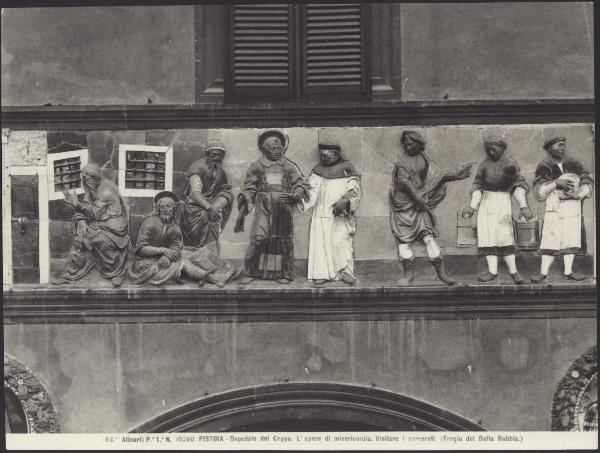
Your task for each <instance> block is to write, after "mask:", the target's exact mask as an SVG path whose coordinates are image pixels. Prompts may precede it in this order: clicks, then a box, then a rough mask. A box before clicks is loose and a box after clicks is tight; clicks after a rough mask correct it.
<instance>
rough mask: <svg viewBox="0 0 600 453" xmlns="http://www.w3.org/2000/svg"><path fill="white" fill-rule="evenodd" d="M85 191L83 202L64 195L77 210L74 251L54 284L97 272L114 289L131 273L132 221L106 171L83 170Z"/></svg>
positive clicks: (90, 166) (93, 167) (92, 167)
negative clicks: (129, 264)
mask: <svg viewBox="0 0 600 453" xmlns="http://www.w3.org/2000/svg"><path fill="white" fill-rule="evenodd" d="M81 180H82V186H83V191H84V196H83V200H82V201H79V199H78V198H77V195H76V194H75V191H72V192H68V191H66V192H64V201H65V203H67V204H68V205H70V206H72V207H73V208H74V209H75V215H74V216H73V222H74V226H75V230H76V236H75V240H74V242H73V247H72V248H71V250H70V252H69V256H68V257H67V266H66V268H65V270H64V271H63V273H62V275H61V278H60V279H58V280H56V281H54V282H53V283H66V282H67V281H73V280H79V279H81V278H83V277H85V276H86V275H87V274H88V273H89V272H90V271H91V270H92V269H94V268H96V269H98V271H99V272H100V274H101V275H102V276H103V277H105V278H108V279H110V280H111V282H112V284H113V285H114V286H120V285H121V284H122V283H123V275H124V274H125V272H126V271H127V256H128V252H129V248H130V246H131V242H130V241H129V217H128V215H127V209H126V208H125V204H124V202H123V199H122V198H121V195H120V194H119V189H118V188H117V186H116V185H115V183H114V182H112V181H111V180H110V179H108V178H105V177H103V176H102V170H101V169H100V167H99V166H98V165H96V164H93V163H90V164H88V165H86V166H85V167H83V168H82V169H81Z"/></svg>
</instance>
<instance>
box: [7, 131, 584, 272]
mask: <svg viewBox="0 0 600 453" xmlns="http://www.w3.org/2000/svg"><path fill="white" fill-rule="evenodd" d="M405 129H407V128H406V127H373V128H321V129H319V128H289V129H285V132H286V133H287V134H288V135H289V137H290V145H289V149H288V151H287V154H286V155H287V156H288V157H289V158H290V159H291V160H293V161H294V162H296V163H297V164H298V166H299V167H300V169H301V170H302V171H303V172H304V174H305V175H308V174H309V173H310V170H311V169H312V168H313V166H314V165H315V164H316V163H317V159H318V155H317V143H318V141H319V139H326V140H337V141H339V143H340V144H341V146H342V148H343V149H344V151H345V153H346V155H347V157H348V158H349V159H350V160H351V161H352V162H353V163H354V164H355V165H356V166H357V167H358V168H359V169H360V171H361V172H362V185H363V190H364V197H363V200H362V202H361V204H360V207H359V209H358V211H357V216H358V221H357V224H358V231H357V234H356V237H355V252H356V258H357V259H358V260H374V259H395V258H396V256H397V255H396V254H397V251H396V246H395V241H394V238H393V236H392V233H391V231H390V227H389V207H388V189H389V186H390V182H391V173H392V169H393V164H394V161H395V160H396V158H397V157H398V155H399V153H400V152H401V151H400V145H399V137H400V135H401V133H402V131H403V130H405ZM410 129H416V130H419V131H420V132H422V133H423V134H424V136H425V137H426V139H427V151H428V153H429V155H430V156H431V157H432V159H433V161H434V162H436V163H437V164H438V165H439V166H440V167H441V168H442V169H453V168H457V167H459V166H460V165H461V164H463V163H467V162H480V161H481V160H482V159H483V158H484V151H483V145H482V140H481V138H482V136H485V135H487V134H492V133H493V134H496V135H500V136H503V137H504V138H505V139H506V141H507V143H508V151H507V153H508V154H509V155H511V156H513V157H514V158H515V159H516V160H517V161H518V162H519V164H520V166H521V170H522V172H523V174H524V176H525V178H526V180H527V181H528V182H529V183H531V182H532V180H533V175H534V171H535V167H536V165H537V163H538V162H539V161H540V160H541V159H543V158H544V157H545V155H546V152H545V151H544V150H543V148H542V144H543V142H544V139H545V137H548V136H550V135H552V134H557V133H559V134H564V135H566V136H567V139H568V141H567V146H568V149H569V151H568V152H569V153H570V155H571V156H572V157H574V158H577V159H579V160H581V162H582V163H583V165H584V166H585V167H586V168H588V169H590V171H593V169H594V158H593V156H594V135H593V127H592V125H589V124H579V125H515V126H513V125H505V126H436V127H426V128H413V127H410ZM258 132H259V131H258V130H255V129H180V130H147V131H143V130H142V131H91V132H85V131H75V132H48V133H46V132H40V131H31V132H27V131H10V132H9V135H8V144H7V145H6V151H7V155H8V165H9V166H12V167H15V166H21V165H31V164H32V163H34V164H36V165H44V164H45V162H46V155H47V153H53V152H59V151H65V150H69V149H78V148H89V159H90V161H93V162H96V163H98V164H99V165H104V164H107V162H110V165H109V167H112V169H110V168H109V169H107V170H105V174H106V175H107V176H108V177H110V178H111V179H113V180H114V181H116V180H117V173H118V172H117V169H118V150H119V144H147V145H170V146H172V147H173V150H174V157H173V160H174V164H173V171H174V173H173V190H174V191H175V192H176V193H181V192H182V191H183V189H184V188H185V179H184V173H185V171H186V169H187V168H188V166H189V164H190V163H191V162H192V161H194V160H195V159H197V158H199V157H201V156H202V153H203V151H202V146H203V143H205V142H206V141H207V140H209V139H213V138H218V139H220V140H222V141H223V142H224V144H225V146H226V148H227V155H226V158H225V160H224V166H225V168H226V169H227V171H228V173H229V175H230V179H231V181H232V185H233V188H234V195H237V193H239V188H240V186H241V184H242V181H243V178H244V174H245V171H246V169H247V168H248V166H249V164H250V162H252V161H253V160H255V159H256V158H258V157H259V155H260V153H259V151H258V148H257V146H256V139H257V134H258ZM475 168H476V167H475ZM474 173H475V171H473V174H472V176H471V177H470V178H468V179H467V180H464V181H458V182H454V183H451V184H449V186H448V191H447V195H446V199H445V200H444V201H443V202H442V203H441V204H440V205H439V206H438V207H437V209H436V215H437V217H438V219H439V230H440V238H439V241H440V244H441V246H442V247H443V248H444V252H445V253H446V254H454V255H457V254H458V255H473V254H475V253H476V249H475V248H457V247H456V234H457V233H456V220H457V218H456V217H457V211H458V210H460V209H462V208H463V207H464V206H465V205H467V204H468V202H469V190H470V187H471V182H472V180H473V176H474ZM3 196H5V197H6V196H9V195H8V194H4V195H3ZM528 199H529V203H530V205H531V207H532V208H533V209H534V210H535V211H536V212H537V214H538V216H539V218H540V219H543V212H544V205H543V204H542V203H539V202H537V201H536V200H535V199H534V197H533V196H532V195H531V194H530V195H529V196H528ZM127 204H128V205H129V209H130V216H131V226H130V228H131V238H132V240H133V241H135V238H136V237H137V230H138V228H139V225H140V224H141V222H142V220H143V218H144V215H146V214H147V213H148V212H149V211H150V210H151V204H152V201H151V198H138V197H129V198H127ZM515 212H518V211H515ZM72 214H73V211H72V209H71V208H70V207H69V206H67V205H66V204H65V203H64V202H63V201H61V200H54V201H50V206H49V216H50V227H49V229H50V232H49V242H50V257H51V258H65V257H66V254H67V252H68V248H69V245H70V243H71V240H72V237H71V235H70V231H71V222H70V218H71V216H72ZM236 216H237V208H236V207H234V208H233V212H232V216H231V218H230V221H229V223H228V224H227V226H226V228H225V231H224V232H223V235H222V257H223V258H225V259H241V258H242V257H243V256H244V252H245V250H246V246H247V244H248V234H249V232H248V230H249V228H246V231H245V232H243V233H237V234H236V233H234V232H233V226H234V223H235V218H236ZM584 216H585V225H586V230H587V232H588V235H587V250H588V253H590V254H591V253H592V251H593V250H594V242H593V241H594V235H593V231H594V219H595V213H594V206H593V201H592V200H587V201H586V202H585V203H584ZM251 221H252V214H251V215H250V217H249V218H248V220H247V222H248V225H249V224H250V222H251ZM309 222H310V213H308V214H304V215H301V214H300V213H297V214H296V216H295V225H294V229H295V232H294V240H295V256H296V258H299V259H304V258H306V257H307V253H308V227H309ZM65 233H67V234H65ZM415 249H416V251H417V253H418V254H421V255H422V254H423V253H424V250H423V249H422V248H421V247H420V246H417V247H415Z"/></svg>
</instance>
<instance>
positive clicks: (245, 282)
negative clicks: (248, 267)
mask: <svg viewBox="0 0 600 453" xmlns="http://www.w3.org/2000/svg"><path fill="white" fill-rule="evenodd" d="M254 280H255V279H254V277H248V276H247V275H246V276H245V277H244V278H242V279H241V280H240V285H247V284H248V283H250V282H253V281H254Z"/></svg>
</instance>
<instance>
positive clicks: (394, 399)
mask: <svg viewBox="0 0 600 453" xmlns="http://www.w3.org/2000/svg"><path fill="white" fill-rule="evenodd" d="M319 428H320V429H319ZM265 430H268V431H357V430H362V431H413V430H418V431H483V430H484V429H483V428H482V427H481V426H480V425H478V424H476V423H473V422H471V421H469V420H467V419H465V418H463V417H460V416H458V415H456V414H454V413H452V412H449V411H446V410H444V409H441V408H438V407H435V406H432V405H430V404H427V403H424V402H422V401H419V400H416V399H413V398H410V397H407V396H403V395H399V394H397V393H393V392H390V391H386V390H380V389H375V388H371V387H363V386H356V385H346V384H332V383H284V384H271V385H265V386H258V387H250V388H244V389H240V390H234V391H229V392H225V393H221V394H218V395H213V396H210V397H207V398H202V399H199V400H196V401H193V402H191V403H188V404H185V405H183V406H180V407H178V408H176V409H174V410H172V411H169V412H167V413H164V414H162V415H160V416H158V417H156V418H154V419H152V420H150V421H148V422H146V423H144V424H142V425H140V426H139V427H137V428H135V429H133V430H132V432H134V433H142V432H222V431H265Z"/></svg>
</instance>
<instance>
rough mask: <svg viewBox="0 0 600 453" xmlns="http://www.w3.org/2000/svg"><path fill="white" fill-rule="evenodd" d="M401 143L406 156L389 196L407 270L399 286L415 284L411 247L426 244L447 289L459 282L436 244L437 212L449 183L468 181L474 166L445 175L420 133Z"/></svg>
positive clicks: (404, 135)
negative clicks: (449, 270)
mask: <svg viewBox="0 0 600 453" xmlns="http://www.w3.org/2000/svg"><path fill="white" fill-rule="evenodd" d="M400 143H401V144H402V147H403V148H404V153H402V154H401V155H400V157H399V159H398V161H396V164H395V165H394V173H393V177H392V178H393V180H392V187H391V188H390V193H389V199H390V224H391V227H392V233H393V234H394V237H395V238H396V241H397V242H398V254H399V255H400V260H401V261H402V267H403V269H404V277H403V278H402V279H400V280H399V281H398V284H399V285H409V284H411V283H412V282H413V280H414V278H415V274H414V268H415V265H414V261H415V259H414V254H413V252H412V250H411V244H413V243H414V242H416V241H423V243H424V244H425V248H426V250H427V255H428V256H429V262H430V263H431V265H432V266H433V268H434V269H435V273H436V275H437V277H438V278H439V279H440V280H441V281H443V282H444V283H446V284H447V285H454V284H455V283H456V281H455V279H454V278H453V277H451V276H450V275H448V273H447V272H446V269H445V267H444V262H443V260H442V255H441V250H440V247H439V246H438V244H437V242H436V241H435V237H437V236H439V233H438V230H437V226H436V225H437V221H436V218H435V215H434V213H433V209H434V208H435V207H436V206H437V205H438V204H439V203H440V202H441V201H442V200H443V199H444V198H445V196H446V185H447V183H448V182H450V181H457V180H460V179H465V178H467V177H468V176H469V175H470V174H471V165H472V164H467V165H464V166H463V167H462V168H461V169H460V170H458V171H457V172H452V171H447V172H443V171H442V170H441V169H440V168H439V167H438V166H437V165H435V164H434V163H433V162H432V161H431V158H430V157H429V155H428V154H427V153H426V152H425V139H424V138H423V136H422V135H421V134H420V133H419V132H417V131H404V132H403V133H402V137H401V138H400Z"/></svg>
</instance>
